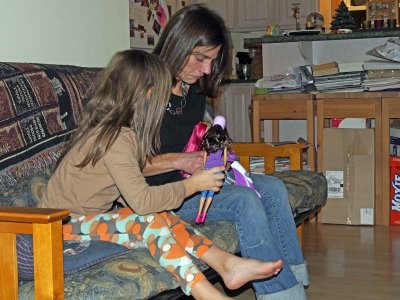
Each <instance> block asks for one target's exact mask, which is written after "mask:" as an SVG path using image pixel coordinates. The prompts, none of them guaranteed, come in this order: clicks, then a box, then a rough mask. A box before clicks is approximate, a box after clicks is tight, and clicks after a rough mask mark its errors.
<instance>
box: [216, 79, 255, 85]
mask: <svg viewBox="0 0 400 300" xmlns="http://www.w3.org/2000/svg"><path fill="white" fill-rule="evenodd" d="M257 80H258V79H247V80H245V79H222V81H221V84H231V83H256V81H257Z"/></svg>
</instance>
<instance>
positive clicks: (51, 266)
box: [33, 220, 64, 299]
mask: <svg viewBox="0 0 400 300" xmlns="http://www.w3.org/2000/svg"><path fill="white" fill-rule="evenodd" d="M61 222H62V221H61V220H59V221H57V222H54V223H48V224H33V249H34V252H33V253H34V258H33V259H34V272H35V299H64V278H63V276H59V274H64V271H63V269H64V267H63V257H62V255H60V253H62V251H63V249H62V245H63V243H62V223H61ZM39 274H40V276H39Z"/></svg>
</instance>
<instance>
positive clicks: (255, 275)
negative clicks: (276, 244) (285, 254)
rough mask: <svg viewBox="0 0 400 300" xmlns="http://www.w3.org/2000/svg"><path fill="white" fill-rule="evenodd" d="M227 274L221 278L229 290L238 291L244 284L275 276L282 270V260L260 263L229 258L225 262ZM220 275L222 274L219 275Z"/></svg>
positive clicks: (253, 260) (245, 259)
mask: <svg viewBox="0 0 400 300" xmlns="http://www.w3.org/2000/svg"><path fill="white" fill-rule="evenodd" d="M226 268H227V272H226V273H225V274H226V275H224V276H222V279H223V280H224V283H225V285H226V287H227V288H229V289H232V290H233V289H238V288H240V287H241V286H242V285H244V284H245V283H247V282H249V281H252V280H257V279H264V278H269V277H271V276H274V275H277V274H278V273H279V272H280V271H281V269H282V260H278V261H276V262H262V261H259V260H256V259H248V258H240V257H237V256H233V257H231V259H229V260H227V261H226ZM221 275H222V274H221Z"/></svg>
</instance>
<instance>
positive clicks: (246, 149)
mask: <svg viewBox="0 0 400 300" xmlns="http://www.w3.org/2000/svg"><path fill="white" fill-rule="evenodd" d="M307 147H308V146H307V145H306V144H300V143H293V144H282V145H271V144H266V143H233V145H232V149H233V151H234V152H235V153H236V155H238V156H239V160H240V163H241V165H242V166H243V167H244V168H245V169H246V170H249V171H250V157H264V162H265V163H264V172H265V174H271V173H274V172H275V159H276V158H278V157H288V158H289V160H290V170H301V169H302V168H303V164H302V159H301V155H302V151H303V149H306V148H307Z"/></svg>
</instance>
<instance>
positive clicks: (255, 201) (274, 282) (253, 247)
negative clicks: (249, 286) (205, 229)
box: [177, 174, 308, 295]
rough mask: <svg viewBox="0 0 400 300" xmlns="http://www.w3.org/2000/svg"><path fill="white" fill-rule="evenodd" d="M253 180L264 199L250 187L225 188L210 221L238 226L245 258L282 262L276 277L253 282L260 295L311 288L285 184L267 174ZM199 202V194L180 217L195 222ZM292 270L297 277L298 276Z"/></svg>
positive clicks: (180, 211) (217, 197)
mask: <svg viewBox="0 0 400 300" xmlns="http://www.w3.org/2000/svg"><path fill="white" fill-rule="evenodd" d="M251 178H252V180H253V183H254V185H255V187H256V189H257V190H258V191H259V192H260V194H261V199H260V198H259V197H258V196H257V194H256V193H255V192H254V191H253V190H252V189H250V188H247V187H242V186H237V185H224V186H223V188H222V189H221V191H220V192H219V193H216V194H215V195H214V200H213V202H212V203H211V206H210V208H209V210H208V212H207V220H229V221H233V222H234V223H235V225H236V230H237V233H238V236H239V240H240V251H241V254H242V256H243V257H248V258H256V259H260V260H263V261H275V260H278V259H282V260H283V268H282V271H281V272H280V273H279V274H278V275H277V276H274V277H272V278H269V279H266V280H262V281H256V282H253V286H254V288H255V290H256V293H257V294H258V295H264V294H273V293H278V292H282V291H285V290H288V289H291V288H293V287H294V286H296V285H299V282H300V283H303V284H305V285H308V274H307V270H306V266H305V262H304V259H303V254H302V252H301V249H300V245H299V241H298V238H297V234H296V226H295V223H294V219H293V215H292V211H291V208H290V204H289V201H288V195H287V190H286V188H285V186H284V184H283V182H282V181H281V180H280V179H278V178H276V177H273V176H266V175H256V174H252V177H251ZM199 199H200V195H196V196H194V197H192V198H190V199H188V200H187V201H185V202H184V204H183V205H182V207H181V208H180V209H179V210H177V214H179V215H180V216H181V217H182V218H183V219H184V220H188V221H193V220H194V219H195V218H196V214H197V211H198V206H199ZM292 269H293V270H295V272H296V271H298V272H297V273H298V274H296V275H295V274H294V273H293V271H292ZM296 277H297V278H296ZM301 281H302V282H301Z"/></svg>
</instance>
